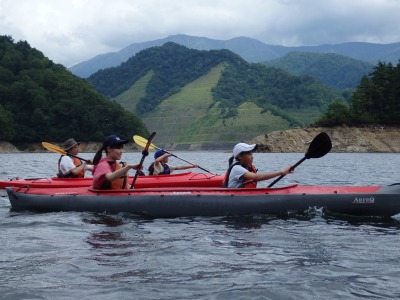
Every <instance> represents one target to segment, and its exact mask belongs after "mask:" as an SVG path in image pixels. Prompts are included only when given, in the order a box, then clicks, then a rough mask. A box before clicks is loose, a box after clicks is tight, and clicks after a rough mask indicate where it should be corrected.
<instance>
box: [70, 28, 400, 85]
mask: <svg viewBox="0 0 400 300" xmlns="http://www.w3.org/2000/svg"><path fill="white" fill-rule="evenodd" d="M167 42H174V43H177V44H180V45H182V46H185V47H188V48H192V49H196V50H219V49H228V50H230V51H232V52H234V53H236V54H238V55H239V56H241V57H242V58H243V59H245V60H246V61H248V62H264V61H269V60H272V59H277V58H280V57H282V56H284V55H285V54H287V53H289V52H312V53H335V54H340V55H344V56H348V57H351V58H353V59H358V60H362V61H367V62H370V63H376V62H378V61H385V62H391V63H393V64H396V63H397V62H398V61H399V59H400V42H399V43H392V44H373V43H361V42H351V43H342V44H334V45H328V44H326V45H320V46H300V47H285V46H279V45H269V44H265V43H263V42H260V41H258V40H256V39H253V38H249V37H237V38H233V39H229V40H215V39H210V38H206V37H195V36H189V35H185V34H177V35H171V36H168V37H166V38H162V39H158V40H153V41H147V42H143V43H133V44H131V45H129V46H127V47H125V48H123V49H122V50H120V51H118V52H114V53H106V54H101V55H98V56H95V57H94V58H92V59H89V60H87V61H84V62H81V63H78V64H76V65H74V66H72V67H70V68H69V70H70V71H71V72H72V73H73V74H75V75H77V76H80V77H84V78H85V77H89V76H90V75H91V74H93V73H95V72H96V71H98V70H101V69H106V68H109V67H115V66H118V65H119V64H121V63H122V62H125V61H126V60H128V59H129V58H130V57H131V56H133V55H135V54H136V53H137V52H139V51H141V50H144V49H147V48H150V47H154V46H161V45H163V44H165V43H167Z"/></svg>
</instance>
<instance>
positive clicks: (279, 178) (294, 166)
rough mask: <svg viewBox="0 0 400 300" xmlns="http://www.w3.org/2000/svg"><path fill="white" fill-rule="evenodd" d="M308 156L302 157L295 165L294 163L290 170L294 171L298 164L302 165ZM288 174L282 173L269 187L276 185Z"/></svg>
mask: <svg viewBox="0 0 400 300" xmlns="http://www.w3.org/2000/svg"><path fill="white" fill-rule="evenodd" d="M306 159H307V158H306V157H303V158H302V159H300V160H299V161H298V162H297V163H296V164H295V165H293V166H292V167H291V168H290V170H291V171H293V170H294V169H295V168H296V167H297V166H298V165H300V164H301V163H302V162H303V161H305V160H306ZM285 176H286V175H281V176H279V177H278V178H277V179H275V180H274V181H273V182H272V183H271V184H270V185H269V186H268V187H272V186H274V185H275V184H276V183H277V182H278V181H279V180H281V179H282V178H283V177H285Z"/></svg>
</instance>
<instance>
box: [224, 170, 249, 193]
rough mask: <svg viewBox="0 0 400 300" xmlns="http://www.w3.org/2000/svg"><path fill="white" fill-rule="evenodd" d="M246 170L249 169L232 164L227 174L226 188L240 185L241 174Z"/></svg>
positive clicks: (241, 182)
mask: <svg viewBox="0 0 400 300" xmlns="http://www.w3.org/2000/svg"><path fill="white" fill-rule="evenodd" d="M247 172H249V171H248V170H247V169H246V168H243V167H242V166H241V165H236V166H234V167H233V168H232V170H231V173H230V174H229V178H228V188H238V187H241V186H242V184H243V182H244V178H243V175H244V174H245V173H247Z"/></svg>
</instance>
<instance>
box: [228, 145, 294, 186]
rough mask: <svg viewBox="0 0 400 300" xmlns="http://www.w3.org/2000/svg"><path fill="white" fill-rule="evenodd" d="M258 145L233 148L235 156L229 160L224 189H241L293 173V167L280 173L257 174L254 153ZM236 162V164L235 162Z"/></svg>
mask: <svg viewBox="0 0 400 300" xmlns="http://www.w3.org/2000/svg"><path fill="white" fill-rule="evenodd" d="M256 148H257V144H251V145H249V144H246V143H238V144H236V145H235V147H234V148H233V156H232V157H231V158H230V159H229V164H230V166H229V169H228V171H227V172H226V175H225V179H224V182H223V186H224V187H228V188H240V187H246V185H247V184H248V183H253V182H258V181H263V180H268V179H271V178H274V177H278V176H281V175H287V174H289V173H293V171H292V170H291V166H289V167H286V168H285V169H283V170H282V171H280V172H270V173H256V170H255V167H254V166H253V151H255V150H256ZM234 160H235V162H233V161H234ZM250 167H251V168H250Z"/></svg>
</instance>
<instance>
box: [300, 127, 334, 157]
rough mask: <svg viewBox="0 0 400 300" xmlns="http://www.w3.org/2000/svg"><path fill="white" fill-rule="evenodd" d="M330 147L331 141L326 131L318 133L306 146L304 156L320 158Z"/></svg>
mask: <svg viewBox="0 0 400 300" xmlns="http://www.w3.org/2000/svg"><path fill="white" fill-rule="evenodd" d="M331 149H332V142H331V139H330V138H329V135H328V134H327V133H326V132H321V133H320V134H318V135H317V136H316V137H315V138H314V139H313V140H312V142H311V144H310V146H309V147H308V150H307V153H306V154H305V158H306V159H309V158H320V157H322V156H324V155H325V154H327V153H328V152H329V151H331Z"/></svg>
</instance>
